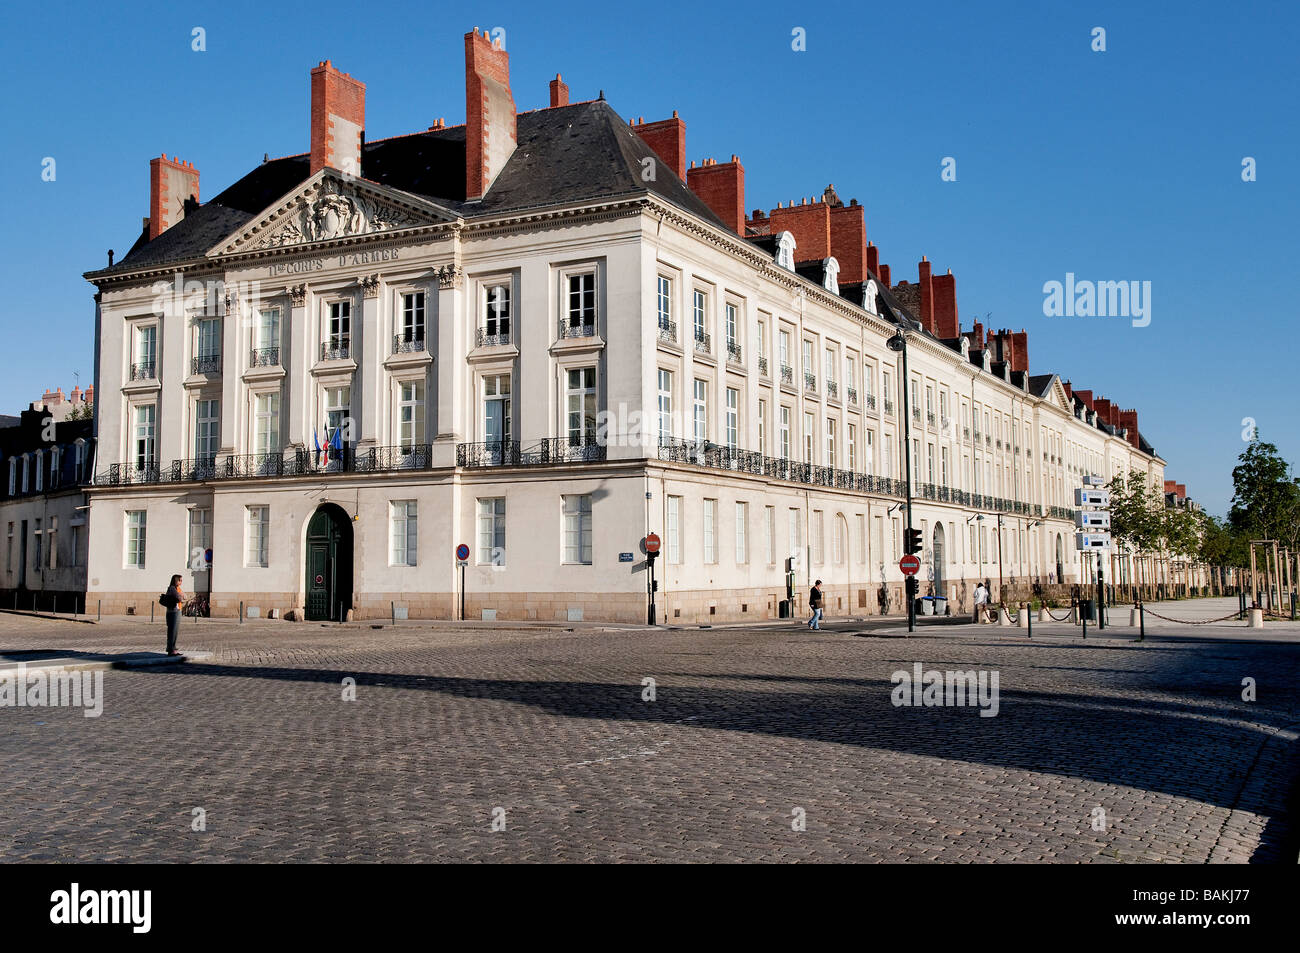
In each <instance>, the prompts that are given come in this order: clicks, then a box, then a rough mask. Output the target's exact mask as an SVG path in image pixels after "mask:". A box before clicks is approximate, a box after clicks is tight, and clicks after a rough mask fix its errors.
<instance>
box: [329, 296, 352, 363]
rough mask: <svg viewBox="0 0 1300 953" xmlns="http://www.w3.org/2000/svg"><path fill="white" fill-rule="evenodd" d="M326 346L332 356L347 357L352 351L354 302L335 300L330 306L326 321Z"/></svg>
mask: <svg viewBox="0 0 1300 953" xmlns="http://www.w3.org/2000/svg"><path fill="white" fill-rule="evenodd" d="M325 346H326V348H327V350H328V351H329V352H330V355H329V356H331V357H347V356H348V355H350V354H351V353H352V347H351V346H352V302H351V301H333V302H331V303H330V306H329V320H328V322H327V323H326V334H325Z"/></svg>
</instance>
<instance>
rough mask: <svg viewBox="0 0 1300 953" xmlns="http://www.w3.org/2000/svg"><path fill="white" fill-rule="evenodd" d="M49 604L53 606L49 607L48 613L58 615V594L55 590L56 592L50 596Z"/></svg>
mask: <svg viewBox="0 0 1300 953" xmlns="http://www.w3.org/2000/svg"><path fill="white" fill-rule="evenodd" d="M50 605H52V606H53V608H52V609H50V613H51V614H52V615H58V614H59V594H58V593H57V592H56V593H55V594H54V595H53V596H52V597H51V598H50Z"/></svg>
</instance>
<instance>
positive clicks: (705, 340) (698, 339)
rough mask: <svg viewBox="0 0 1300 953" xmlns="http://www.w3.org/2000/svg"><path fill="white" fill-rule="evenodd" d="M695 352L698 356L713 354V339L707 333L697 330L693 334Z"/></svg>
mask: <svg viewBox="0 0 1300 953" xmlns="http://www.w3.org/2000/svg"><path fill="white" fill-rule="evenodd" d="M695 350H696V352H697V353H699V354H712V353H713V338H712V337H711V336H710V335H709V332H708V331H699V330H697V331H696V332H695Z"/></svg>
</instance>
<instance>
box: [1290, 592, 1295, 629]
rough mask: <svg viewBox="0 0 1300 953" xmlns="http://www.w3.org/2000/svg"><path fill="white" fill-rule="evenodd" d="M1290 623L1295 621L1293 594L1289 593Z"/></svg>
mask: <svg viewBox="0 0 1300 953" xmlns="http://www.w3.org/2000/svg"><path fill="white" fill-rule="evenodd" d="M1291 621H1292V622H1294V621H1295V593H1294V592H1293V593H1291Z"/></svg>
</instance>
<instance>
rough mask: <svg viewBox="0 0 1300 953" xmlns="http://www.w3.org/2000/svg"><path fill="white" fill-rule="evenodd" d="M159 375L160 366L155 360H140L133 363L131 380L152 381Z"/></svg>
mask: <svg viewBox="0 0 1300 953" xmlns="http://www.w3.org/2000/svg"><path fill="white" fill-rule="evenodd" d="M157 377H158V366H157V364H155V363H154V362H153V361H138V362H136V363H135V364H132V365H131V380H133V381H151V380H154V379H156V378H157Z"/></svg>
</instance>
